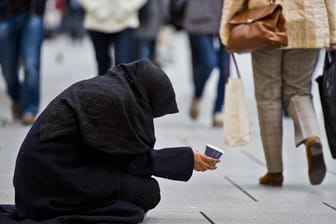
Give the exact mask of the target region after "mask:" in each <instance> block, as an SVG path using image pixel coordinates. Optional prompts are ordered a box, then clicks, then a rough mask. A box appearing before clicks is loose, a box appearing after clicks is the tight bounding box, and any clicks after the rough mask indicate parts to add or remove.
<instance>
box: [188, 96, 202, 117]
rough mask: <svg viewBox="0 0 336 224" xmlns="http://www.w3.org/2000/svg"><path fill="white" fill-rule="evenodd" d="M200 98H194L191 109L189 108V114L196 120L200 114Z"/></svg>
mask: <svg viewBox="0 0 336 224" xmlns="http://www.w3.org/2000/svg"><path fill="white" fill-rule="evenodd" d="M200 101H201V100H200V99H199V98H195V97H194V98H193V99H192V101H191V105H190V109H189V116H190V117H191V119H193V120H196V119H197V117H198V114H199V106H200Z"/></svg>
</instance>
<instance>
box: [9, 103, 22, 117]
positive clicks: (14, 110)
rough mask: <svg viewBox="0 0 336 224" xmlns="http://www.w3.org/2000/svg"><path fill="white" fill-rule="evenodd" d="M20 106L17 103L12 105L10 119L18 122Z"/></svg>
mask: <svg viewBox="0 0 336 224" xmlns="http://www.w3.org/2000/svg"><path fill="white" fill-rule="evenodd" d="M20 108H21V106H20V104H18V103H13V104H12V106H11V111H12V117H13V119H14V120H19V119H20Z"/></svg>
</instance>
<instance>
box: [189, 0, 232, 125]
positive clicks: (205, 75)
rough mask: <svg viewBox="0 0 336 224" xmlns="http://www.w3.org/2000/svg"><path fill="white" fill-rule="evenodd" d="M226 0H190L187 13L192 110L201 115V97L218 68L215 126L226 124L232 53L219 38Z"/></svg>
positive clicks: (214, 108) (193, 112)
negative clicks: (224, 1)
mask: <svg viewBox="0 0 336 224" xmlns="http://www.w3.org/2000/svg"><path fill="white" fill-rule="evenodd" d="M222 6H223V0H212V1H203V0H188V1H187V3H186V9H185V16H184V22H183V24H184V26H183V27H184V29H185V30H186V31H187V33H188V35H189V41H190V48H191V58H192V68H193V69H192V72H193V84H194V86H193V87H194V92H193V97H192V101H191V105H190V110H189V114H190V117H191V118H192V119H194V120H195V119H197V117H198V115H199V112H200V108H201V99H202V96H203V93H204V90H205V87H206V84H207V81H208V80H209V78H210V75H211V74H213V70H214V68H218V70H219V73H218V79H217V87H216V88H215V89H214V91H215V100H214V104H213V109H212V126H214V127H222V126H223V116H222V110H223V104H224V93H225V81H226V77H227V75H228V74H227V73H228V60H229V55H228V53H227V52H226V50H225V46H224V45H223V44H222V43H221V41H220V39H219V26H220V19H221V13H222Z"/></svg>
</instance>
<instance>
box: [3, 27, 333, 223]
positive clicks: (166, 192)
mask: <svg viewBox="0 0 336 224" xmlns="http://www.w3.org/2000/svg"><path fill="white" fill-rule="evenodd" d="M163 39H164V40H165V41H162V43H161V45H160V51H159V52H160V54H159V57H160V60H161V61H162V63H163V68H164V70H165V71H166V72H167V74H168V75H169V77H170V78H171V80H172V82H173V85H174V88H175V90H176V96H177V101H178V105H179V109H180V112H179V113H178V114H175V115H167V116H166V117H162V118H159V119H157V120H155V125H156V126H155V127H156V129H155V131H156V138H157V143H156V148H158V149H159V148H164V147H174V146H184V145H190V146H192V147H194V148H196V149H198V150H199V151H203V150H204V148H205V145H206V144H208V143H209V144H212V145H215V146H217V147H219V148H221V149H223V150H224V155H223V156H222V159H221V163H220V164H219V165H218V168H217V170H215V171H209V172H194V174H193V176H192V178H191V179H190V180H189V181H188V182H178V181H171V180H166V179H162V178H157V179H158V181H159V183H160V186H161V196H162V199H161V202H160V204H159V205H158V206H157V207H156V208H155V209H153V210H151V211H149V212H148V214H147V216H146V219H145V221H144V222H143V223H144V224H168V223H169V224H173V223H174V224H177V223H178V224H187V223H188V224H189V223H190V224H206V223H212V224H213V223H216V224H238V223H243V224H269V223H272V224H284V223H286V224H288V223H291V224H300V223H304V224H315V223H316V224H317V223H318V224H334V223H336V161H335V160H333V159H332V158H331V154H330V152H329V148H328V147H327V141H326V137H325V132H324V126H323V117H322V111H321V106H320V102H319V98H318V92H317V84H316V83H315V82H314V86H313V91H314V99H315V101H314V102H315V106H316V109H317V114H318V118H319V122H320V128H321V132H322V140H323V143H324V149H325V150H324V157H325V159H326V164H327V169H328V171H327V175H326V178H325V180H324V182H323V183H322V184H321V185H318V186H312V185H310V184H309V180H308V176H307V161H306V156H305V150H304V148H303V147H302V146H301V147H299V148H295V143H294V135H293V123H292V121H291V119H289V118H285V119H284V122H283V125H284V137H283V146H284V149H283V157H284V158H283V159H284V177H285V181H284V185H283V186H282V187H266V186H260V185H259V184H258V178H259V177H260V176H261V175H263V174H264V173H265V172H266V168H265V160H264V155H263V151H262V146H261V141H260V137H259V127H258V120H257V112H256V104H255V99H254V90H253V80H252V72H251V63H250V55H249V54H243V55H238V56H237V60H238V63H239V65H240V68H241V73H242V76H243V77H242V79H243V82H244V88H245V94H246V98H247V102H248V112H249V116H250V117H249V118H250V128H251V130H250V132H251V137H252V140H251V143H249V144H248V145H247V146H244V147H230V146H228V145H225V144H224V142H223V130H222V129H221V128H213V127H212V126H211V109H212V105H213V101H214V89H215V84H216V79H217V75H218V71H217V70H214V71H213V74H212V76H211V78H210V80H209V82H208V84H207V86H206V91H205V95H204V97H203V99H202V102H201V105H202V106H201V112H200V116H199V119H198V120H197V121H192V120H191V119H190V118H189V116H188V108H189V105H190V100H191V96H192V95H191V92H192V85H191V73H190V71H191V69H190V55H189V50H188V44H187V38H186V36H185V34H184V33H182V32H180V33H176V34H173V33H171V32H165V34H164V35H163ZM321 61H322V59H321V60H320V62H319V64H318V65H317V68H316V72H315V76H317V75H319V74H321V68H322V63H321ZM93 74H95V62H94V56H93V49H92V45H91V43H90V41H89V40H88V39H84V40H83V41H82V42H76V43H74V42H72V41H71V40H69V39H67V38H66V37H59V38H55V39H53V40H47V41H45V43H44V45H43V53H42V89H41V98H42V99H41V100H42V103H41V110H42V109H43V108H44V107H45V106H46V105H47V104H48V102H50V100H51V99H52V98H53V97H55V96H56V95H57V94H58V93H59V92H60V91H62V90H63V89H64V88H66V87H68V86H69V85H70V84H72V83H73V82H76V81H78V80H81V79H86V78H90V77H93ZM0 80H1V81H0V102H1V106H0V203H1V204H6V203H14V189H13V185H12V178H13V170H14V166H15V159H16V155H17V152H18V149H19V147H20V144H21V142H22V140H23V138H24V137H25V135H26V133H27V131H28V130H29V127H27V126H22V125H21V124H20V123H19V122H15V121H12V119H11V116H10V110H9V107H10V102H9V100H8V98H7V96H6V92H5V86H4V83H3V79H0ZM32 175H33V174H32ZM1 224H3V223H1Z"/></svg>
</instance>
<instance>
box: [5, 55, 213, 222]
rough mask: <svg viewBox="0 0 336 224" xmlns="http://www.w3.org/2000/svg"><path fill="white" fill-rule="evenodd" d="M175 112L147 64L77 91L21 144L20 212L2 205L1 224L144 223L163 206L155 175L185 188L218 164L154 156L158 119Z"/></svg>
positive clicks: (57, 103)
mask: <svg viewBox="0 0 336 224" xmlns="http://www.w3.org/2000/svg"><path fill="white" fill-rule="evenodd" d="M176 112H178V109H177V104H176V100H175V93H174V89H173V86H172V84H171V82H170V80H169V78H168V76H167V75H166V74H165V73H164V72H163V70H161V69H160V68H159V67H158V66H156V65H154V64H152V63H151V62H149V61H147V60H140V61H135V62H132V63H128V64H119V65H117V66H116V67H114V68H112V69H110V70H109V71H108V72H107V73H106V75H103V76H97V77H94V78H91V79H88V80H84V81H80V82H78V83H75V84H73V85H72V86H70V87H69V88H67V89H66V90H65V91H63V92H62V93H61V94H60V95H58V96H57V97H56V98H55V99H54V100H53V101H52V102H51V103H50V104H49V105H48V106H47V108H46V109H45V110H44V111H43V112H42V113H41V115H40V116H39V118H38V119H37V121H36V122H35V124H34V125H33V126H32V128H31V129H30V131H29V133H28V134H27V136H26V138H25V140H24V142H23V144H22V145H21V148H20V151H19V154H18V157H17V162H16V167H15V174H14V187H15V206H16V208H15V207H14V206H7V207H6V206H1V207H2V210H1V207H0V221H3V222H1V223H12V224H16V223H17V224H19V223H20V224H31V223H32V222H31V220H32V219H33V220H39V221H36V222H34V223H36V224H37V223H41V224H42V223H53V224H64V223H139V222H141V221H142V220H143V218H144V213H146V212H147V211H148V210H150V209H153V208H154V207H155V206H156V205H157V204H158V203H159V201H160V187H159V184H158V182H157V181H156V180H155V179H154V178H153V177H152V175H154V176H157V177H162V178H168V179H172V180H179V181H187V180H188V179H189V178H190V177H191V176H192V173H193V170H196V171H206V170H214V169H216V164H217V163H218V162H219V160H217V159H213V158H211V157H207V156H206V155H204V154H203V153H200V152H197V151H195V150H193V149H192V148H190V147H174V148H165V149H160V150H154V149H153V148H154V145H155V133H154V123H153V119H154V118H157V117H161V116H164V115H166V114H171V113H176ZM4 210H5V212H4ZM1 211H2V212H1ZM10 211H11V212H12V214H11V215H10V216H9V213H10ZM14 214H15V215H14Z"/></svg>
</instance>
